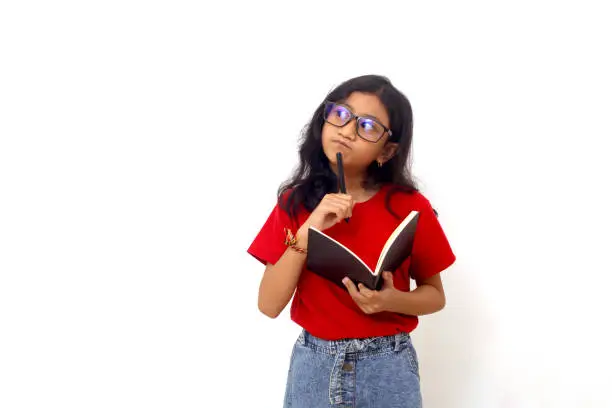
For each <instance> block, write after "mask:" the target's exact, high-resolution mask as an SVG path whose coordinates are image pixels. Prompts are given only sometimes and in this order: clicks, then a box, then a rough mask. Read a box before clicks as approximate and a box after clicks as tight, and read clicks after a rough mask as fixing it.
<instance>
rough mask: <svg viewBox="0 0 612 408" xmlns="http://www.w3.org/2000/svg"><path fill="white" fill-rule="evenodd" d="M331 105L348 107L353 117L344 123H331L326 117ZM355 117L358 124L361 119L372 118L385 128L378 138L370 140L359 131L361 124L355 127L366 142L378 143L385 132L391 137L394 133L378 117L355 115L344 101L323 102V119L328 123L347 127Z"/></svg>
mask: <svg viewBox="0 0 612 408" xmlns="http://www.w3.org/2000/svg"><path fill="white" fill-rule="evenodd" d="M329 105H340V106H342V107H343V108H344V109H346V110H347V111H348V112H349V113H350V114H351V117H350V118H349V119H348V120H347V121H346V123H345V124H344V125H336V124H335V123H331V122H330V121H328V120H327V119H326V115H325V112H327V107H328V106H329ZM353 119H356V120H357V124H359V121H360V120H361V119H368V120H371V121H372V122H376V123H377V124H379V125H380V126H381V127H382V128H383V132H382V134H381V135H380V137H379V138H378V139H376V140H375V141H374V140H370V139H366V138H365V137H363V136H362V135H361V134H360V133H359V126H356V127H355V133H357V136H359V137H360V138H362V139H363V140H365V141H366V142H370V143H378V142H379V141H380V139H382V138H383V136H384V135H385V133H387V134H388V135H389V138H390V137H391V136H392V135H393V132H391V129H389V128H388V127H386V126H385V125H383V124H382V123H380V122H379V121H378V120H377V119H374V118H373V117H371V116H359V115H355V113H354V112H353V111H352V110H351V109H350V108H349V107H348V106H346V105H345V104H343V103H339V102H332V101H325V103H324V104H323V120H324V121H325V122H327V123H329V124H330V125H332V126H335V127H338V128H341V127H345V126H346V125H348V124H349V123H351V121H352V120H353Z"/></svg>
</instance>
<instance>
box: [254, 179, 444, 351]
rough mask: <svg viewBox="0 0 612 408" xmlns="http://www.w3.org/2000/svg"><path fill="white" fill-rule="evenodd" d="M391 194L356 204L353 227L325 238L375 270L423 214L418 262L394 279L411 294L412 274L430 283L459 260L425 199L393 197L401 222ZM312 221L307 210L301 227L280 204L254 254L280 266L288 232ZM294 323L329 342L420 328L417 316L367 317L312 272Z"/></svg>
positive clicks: (298, 297)
mask: <svg viewBox="0 0 612 408" xmlns="http://www.w3.org/2000/svg"><path fill="white" fill-rule="evenodd" d="M388 190H389V186H384V187H382V188H381V189H380V190H379V191H378V192H377V193H376V194H375V195H374V196H373V197H372V198H370V199H369V200H368V201H365V202H363V203H357V204H355V207H354V208H353V214H352V216H351V219H350V222H349V223H346V222H344V221H342V222H339V223H337V224H336V225H334V226H333V227H331V228H329V229H327V230H326V231H325V233H326V234H328V235H330V236H331V237H333V238H334V239H336V240H338V241H339V242H341V243H342V244H343V245H345V246H346V247H348V248H349V249H350V250H351V251H353V252H354V253H355V254H356V255H357V256H359V257H360V258H361V259H363V261H364V262H365V263H366V264H367V265H368V266H369V267H370V268H371V269H372V270H373V269H374V268H375V267H376V263H377V261H378V257H379V255H380V252H381V250H382V248H383V246H384V244H385V242H386V240H387V238H388V237H389V235H390V234H391V233H392V232H393V230H394V229H395V228H396V227H397V226H398V225H399V223H400V222H401V221H402V220H403V218H404V217H405V216H407V215H408V214H409V213H410V211H412V210H418V211H419V212H420V214H419V221H418V224H417V231H416V236H415V239H414V243H413V252H412V256H411V257H410V258H408V259H407V260H406V262H404V264H402V265H401V266H400V267H399V268H398V269H397V270H396V271H394V273H393V283H394V285H395V287H396V288H397V289H399V290H403V291H409V290H410V278H411V277H410V276H409V272H410V273H411V274H412V279H415V278H421V279H426V278H428V277H431V276H433V275H435V274H437V273H439V272H442V271H443V270H444V269H446V268H447V267H449V266H450V265H451V264H452V263H453V262H454V261H455V255H454V253H453V251H452V249H451V247H450V245H449V242H448V240H447V238H446V235H445V234H444V231H443V230H442V227H441V225H440V223H439V222H438V219H437V217H436V215H435V213H434V210H433V208H432V206H431V204H430V203H429V201H428V200H427V199H426V198H425V197H424V196H423V195H422V194H421V193H419V192H414V193H410V194H409V193H405V192H396V193H394V194H393V195H392V198H391V201H390V205H391V208H392V209H393V211H394V212H395V213H396V214H397V215H398V216H399V217H400V219H397V218H395V217H394V216H393V215H392V214H391V213H390V212H389V211H388V210H387V209H386V206H385V196H386V195H387V191H388ZM309 215H310V214H309V213H308V212H307V211H306V210H305V209H303V210H302V211H301V212H300V213H299V215H298V222H297V224H296V223H295V221H293V222H292V220H291V219H290V217H289V215H288V214H287V213H286V212H285V211H283V210H282V209H281V208H280V207H279V205H278V204H277V205H276V206H275V207H274V209H273V210H272V212H271V214H270V216H269V217H268V219H267V221H266V222H265V224H264V225H263V227H262V229H261V231H260V232H259V233H258V235H257V236H256V238H255V240H254V241H253V243H252V244H251V246H250V247H249V248H248V253H249V254H251V255H252V256H254V257H255V258H256V259H258V260H259V261H260V262H262V263H263V264H264V265H265V264H266V263H268V262H269V263H271V264H275V263H276V262H277V261H278V259H279V258H280V257H281V256H282V255H283V253H284V252H285V251H286V250H287V247H286V246H285V244H284V239H285V233H284V228H285V227H288V228H291V230H292V231H293V232H294V233H295V232H296V231H297V228H298V227H299V226H300V225H301V224H302V223H303V222H304V221H305V220H306V219H307V218H308V216H309ZM291 319H292V320H293V321H294V322H296V323H297V324H298V325H300V326H302V327H303V328H304V329H305V330H307V331H308V332H309V333H311V334H312V335H314V336H317V337H320V338H323V339H327V340H337V339H342V338H364V337H372V336H386V335H392V334H395V333H398V332H411V331H412V330H414V329H415V328H416V326H417V324H418V318H417V317H416V316H409V315H404V314H399V313H392V312H380V313H374V314H370V315H368V314H365V313H364V312H363V311H362V310H361V309H360V308H359V306H357V304H356V303H355V301H354V300H353V299H352V298H351V296H350V295H349V293H348V292H347V291H346V290H344V289H343V288H341V287H339V286H337V285H335V284H333V283H331V282H329V281H328V280H326V279H324V278H322V277H320V276H319V275H317V274H315V273H313V272H311V271H309V270H308V269H307V268H306V266H304V270H303V271H302V274H301V275H300V279H299V281H298V284H297V288H296V292H295V294H294V296H293V301H292V304H291Z"/></svg>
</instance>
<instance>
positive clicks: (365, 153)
mask: <svg viewBox="0 0 612 408" xmlns="http://www.w3.org/2000/svg"><path fill="white" fill-rule="evenodd" d="M324 115H325V118H326V120H325V122H324V124H323V131H322V142H323V151H324V152H325V156H327V159H328V160H329V161H330V163H331V164H332V167H334V166H335V165H336V153H338V152H341V153H342V159H343V164H344V167H345V169H346V171H348V172H351V173H361V172H363V171H365V169H366V168H367V167H368V166H369V165H370V164H371V163H372V162H373V161H375V160H378V161H380V162H382V163H384V162H385V161H387V160H388V159H390V158H391V156H392V155H393V153H394V152H395V150H396V149H397V144H395V143H387V140H388V139H389V132H388V129H389V125H390V123H389V115H388V114H387V110H386V109H385V106H384V105H383V104H382V102H381V101H380V99H378V97H377V96H376V95H372V94H366V93H361V92H353V93H352V94H350V95H349V97H348V98H347V99H346V100H343V101H337V102H336V103H332V104H328V105H326V107H325V110H324ZM355 116H357V117H358V118H357V117H355Z"/></svg>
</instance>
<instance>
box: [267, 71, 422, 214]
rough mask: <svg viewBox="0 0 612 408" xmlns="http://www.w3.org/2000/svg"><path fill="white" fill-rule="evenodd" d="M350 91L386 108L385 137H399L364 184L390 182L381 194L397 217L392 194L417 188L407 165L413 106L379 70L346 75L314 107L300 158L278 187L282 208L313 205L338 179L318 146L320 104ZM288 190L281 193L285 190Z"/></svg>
mask: <svg viewBox="0 0 612 408" xmlns="http://www.w3.org/2000/svg"><path fill="white" fill-rule="evenodd" d="M353 92H363V93H368V94H372V95H376V96H377V97H378V98H379V99H380V101H381V102H382V103H383V105H384V106H385V108H386V109H387V113H388V115H389V121H390V128H391V133H392V136H391V138H390V139H389V142H395V143H398V144H399V146H398V149H397V151H396V152H395V155H394V156H393V157H392V158H391V159H390V160H388V161H387V162H386V163H384V165H383V166H382V167H378V165H377V164H376V162H372V163H371V164H370V166H369V167H368V169H367V173H366V174H367V175H366V179H365V180H364V185H363V187H364V188H372V187H380V186H382V185H383V184H391V185H392V186H393V188H391V189H390V190H389V192H388V193H387V197H386V207H387V210H388V211H389V212H391V214H393V215H394V216H396V217H398V216H397V214H396V213H395V212H394V211H393V210H392V209H391V207H390V204H389V203H390V198H391V195H392V194H393V193H395V192H398V191H404V192H407V193H412V192H414V191H418V188H417V185H416V182H415V181H414V179H413V176H412V173H411V170H410V165H411V163H410V161H409V159H410V151H411V148H412V128H413V123H412V106H411V105H410V101H409V100H408V98H406V96H405V95H404V94H403V93H401V92H400V91H399V90H398V89H396V88H395V86H393V84H391V81H390V80H389V79H388V78H386V77H384V76H380V75H364V76H360V77H356V78H352V79H349V80H347V81H345V82H343V83H342V84H340V85H339V86H337V87H336V88H335V89H334V90H332V91H331V92H330V93H329V94H328V95H327V96H326V97H325V99H324V100H323V101H322V102H321V104H320V105H319V106H318V107H317V109H316V110H315V112H314V114H313V116H312V119H311V120H310V123H308V124H307V125H306V126H305V127H304V129H303V131H302V136H301V141H300V148H299V157H300V163H299V165H298V167H297V168H296V169H295V172H294V174H293V175H292V176H291V178H290V179H289V180H287V181H285V182H284V183H283V184H281V186H280V187H279V189H278V201H279V205H280V206H281V208H282V209H283V210H284V211H286V212H287V213H288V214H290V215H291V217H292V218H297V214H298V211H299V208H300V206H302V207H304V208H305V209H306V210H308V211H312V210H314V209H315V208H316V206H317V205H319V202H320V201H321V199H323V197H324V196H325V195H326V194H329V193H334V192H337V189H338V181H337V177H336V175H335V173H334V172H333V171H332V169H331V167H330V165H329V160H328V159H327V156H325V153H324V152H323V144H322V141H321V134H322V129H323V124H324V120H323V110H324V105H325V101H332V102H338V101H343V100H346V99H347V98H348V97H349V96H350V95H351V94H352V93H353ZM286 192H289V194H288V195H287V196H286V197H285V198H286V199H284V200H283V199H282V197H284V196H285V193H286Z"/></svg>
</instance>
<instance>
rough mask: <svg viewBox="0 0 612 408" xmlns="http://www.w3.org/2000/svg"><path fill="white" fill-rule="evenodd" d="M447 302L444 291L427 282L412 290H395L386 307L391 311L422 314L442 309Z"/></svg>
mask: <svg viewBox="0 0 612 408" xmlns="http://www.w3.org/2000/svg"><path fill="white" fill-rule="evenodd" d="M445 304H446V299H445V296H444V293H441V292H440V291H439V290H438V289H436V288H435V287H434V286H432V285H427V284H425V285H421V286H419V287H417V288H416V289H414V290H413V291H410V292H403V291H400V290H395V291H393V293H392V294H390V296H389V299H388V304H387V307H386V308H385V309H386V310H387V311H389V312H395V313H402V314H406V315H412V316H422V315H427V314H432V313H435V312H438V311H440V310H442V309H443V308H444V306H445Z"/></svg>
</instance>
